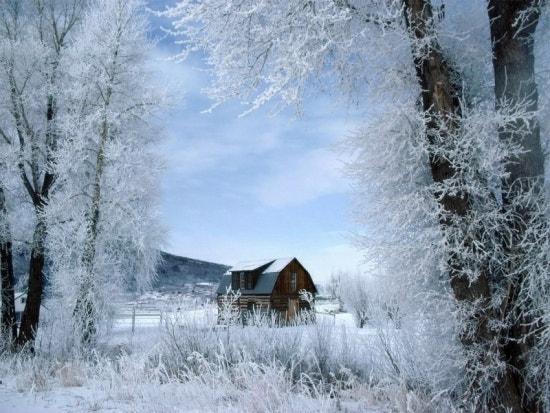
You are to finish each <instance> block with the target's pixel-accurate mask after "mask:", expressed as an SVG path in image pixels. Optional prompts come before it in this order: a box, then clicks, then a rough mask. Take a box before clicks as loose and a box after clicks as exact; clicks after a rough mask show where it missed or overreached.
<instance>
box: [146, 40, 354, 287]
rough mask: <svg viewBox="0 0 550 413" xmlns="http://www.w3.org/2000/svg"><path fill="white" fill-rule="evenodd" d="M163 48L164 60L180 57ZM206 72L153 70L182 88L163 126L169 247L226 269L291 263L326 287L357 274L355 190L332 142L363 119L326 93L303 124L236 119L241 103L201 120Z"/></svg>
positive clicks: (163, 66)
mask: <svg viewBox="0 0 550 413" xmlns="http://www.w3.org/2000/svg"><path fill="white" fill-rule="evenodd" d="M166 44H167V43H166V42H163V44H161V45H159V46H158V48H157V53H156V54H157V57H158V56H166V55H168V54H170V53H171V52H173V50H174V49H173V46H170V49H171V50H166V47H167V46H166ZM163 48H164V49H163ZM199 65H200V62H199V61H198V60H195V61H186V62H183V63H178V64H176V63H175V62H171V61H170V62H167V61H165V62H162V61H159V62H157V64H156V66H157V68H158V69H159V70H160V75H161V77H162V79H165V81H166V82H168V83H172V84H177V85H178V88H179V89H181V90H182V91H183V96H182V98H181V99H178V102H177V105H176V107H175V108H173V109H172V110H171V111H170V113H169V115H167V116H166V118H165V119H163V123H164V128H165V130H164V132H165V135H166V140H165V144H164V145H163V148H162V153H163V156H164V157H165V160H166V171H165V174H164V176H163V181H162V189H163V191H162V198H161V214H162V220H163V222H164V224H165V226H166V227H167V229H168V234H167V245H166V247H165V248H164V249H165V250H167V251H168V252H171V253H174V254H177V255H182V256H187V257H191V258H196V259H201V260H206V261H211V262H217V263H221V264H227V265H232V264H235V263H236V262H238V261H244V260H258V259H264V258H279V257H289V256H294V257H297V258H298V259H299V260H300V261H301V262H302V264H303V265H304V266H305V267H306V268H307V269H308V270H309V271H310V273H311V274H312V276H313V278H314V280H315V282H317V283H321V284H322V283H325V282H326V281H327V280H328V278H329V277H330V274H331V273H332V272H333V271H338V270H344V271H356V269H357V267H358V266H359V264H360V262H361V254H360V252H358V251H357V250H356V249H355V248H354V247H353V246H351V245H350V241H349V238H348V237H349V234H350V232H351V231H352V230H353V228H352V226H351V217H350V186H349V182H347V181H346V180H345V179H344V178H343V177H342V174H341V168H342V159H341V158H342V156H341V155H340V154H339V153H338V152H337V151H335V150H334V145H335V144H336V143H337V142H338V141H340V140H341V139H342V138H344V137H345V136H346V135H347V134H348V133H349V132H350V130H351V129H352V128H353V126H354V124H356V123H357V117H356V116H355V115H354V114H353V113H349V112H346V111H343V110H337V109H338V105H336V104H335V103H333V102H332V101H331V99H330V98H329V97H328V96H320V97H318V98H316V99H311V100H309V101H307V102H305V104H304V116H303V117H302V118H300V119H293V111H292V110H291V109H289V110H288V111H286V112H283V113H280V114H278V115H277V116H275V117H270V116H269V111H268V110H263V109H262V110H258V111H256V112H253V113H251V114H249V115H247V116H244V117H239V114H241V113H242V112H243V110H244V108H243V107H242V106H241V105H240V103H239V102H237V101H235V102H228V103H226V104H224V105H222V106H220V107H218V108H217V109H215V110H214V111H213V112H212V113H201V112H202V111H204V110H205V109H208V108H209V107H210V105H211V104H212V102H211V101H210V100H209V99H208V98H207V97H206V96H204V95H203V94H202V92H201V91H202V89H203V88H204V87H206V86H207V85H208V77H207V75H206V73H204V72H202V71H200V70H198V69H197V66H199ZM268 109H269V108H268Z"/></svg>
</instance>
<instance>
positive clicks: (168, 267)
mask: <svg viewBox="0 0 550 413" xmlns="http://www.w3.org/2000/svg"><path fill="white" fill-rule="evenodd" d="M161 258H162V259H161V263H160V265H159V268H158V275H157V279H156V281H155V282H154V284H153V289H154V290H155V291H158V292H161V293H165V294H186V295H194V296H197V295H198V296H204V295H210V294H211V293H212V291H213V290H215V288H216V287H217V286H218V283H219V282H220V279H221V277H222V275H223V274H224V273H225V272H226V271H227V270H228V269H229V268H230V267H229V266H227V265H222V264H215V263H211V262H207V261H200V260H196V259H193V258H186V257H180V256H177V255H172V254H169V253H167V252H161Z"/></svg>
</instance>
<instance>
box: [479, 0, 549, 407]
mask: <svg viewBox="0 0 550 413" xmlns="http://www.w3.org/2000/svg"><path fill="white" fill-rule="evenodd" d="M540 7H541V2H540V1H539V0H518V1H495V0H490V1H489V3H488V15H489V19H490V30H491V42H492V50H493V69H494V75H495V98H496V108H497V110H507V109H508V108H521V109H520V110H521V111H523V112H525V113H527V114H528V115H531V116H527V118H525V117H518V119H517V120H516V121H514V122H513V124H512V125H511V126H510V127H508V128H503V129H501V130H500V131H499V139H500V140H501V141H502V142H503V143H505V144H509V143H512V144H516V145H519V146H520V147H521V148H522V152H521V153H520V154H518V155H516V156H514V157H513V158H512V159H510V160H509V161H510V162H508V163H507V164H506V172H507V173H508V176H507V178H506V179H504V180H503V182H502V201H503V210H504V212H505V213H506V214H507V216H508V217H510V218H509V221H508V229H509V233H510V234H511V235H510V236H509V237H508V239H507V240H506V245H505V248H506V251H507V254H508V256H509V257H508V269H507V273H506V279H505V280H499V281H501V282H506V283H507V284H508V285H509V286H510V288H509V289H508V290H509V293H508V296H507V297H506V307H505V308H503V311H502V314H501V315H500V318H501V319H505V320H508V322H509V324H510V325H509V328H508V330H507V331H506V340H505V341H504V340H503V343H502V351H503V353H504V355H503V357H504V359H505V360H507V362H508V364H509V366H510V367H509V368H508V371H509V375H510V378H509V380H510V381H511V382H512V383H513V386H514V387H515V388H516V389H517V392H518V393H520V394H522V396H523V397H522V398H521V403H522V408H523V410H522V411H526V412H538V411H542V406H541V405H540V404H539V403H538V401H537V395H536V394H533V393H534V391H533V390H531V389H530V386H527V385H526V383H525V375H526V372H525V370H526V361H527V360H528V354H529V351H530V350H531V349H532V348H533V346H534V345H535V341H536V335H535V330H536V326H535V325H534V321H533V320H534V317H533V315H532V314H533V312H532V311H533V310H534V308H533V305H532V301H531V299H530V297H529V295H528V294H523V293H522V289H523V288H524V287H523V286H524V284H525V280H526V277H528V274H527V273H526V272H525V269H523V268H522V266H521V263H522V261H523V260H524V256H525V255H526V254H528V252H527V251H525V250H524V247H523V246H522V245H524V244H523V243H522V240H524V238H525V236H526V231H528V230H529V229H530V228H534V227H540V228H545V227H547V223H546V218H545V217H544V216H541V214H540V211H541V210H542V204H543V202H544V201H543V195H542V191H543V185H544V156H543V150H542V145H541V141H540V128H539V124H538V121H537V119H536V116H533V115H534V114H536V112H537V110H538V90H537V85H536V82H535V56H534V35H535V31H536V28H537V24H538V20H539V17H540ZM535 392H536V390H535ZM518 411H519V410H518Z"/></svg>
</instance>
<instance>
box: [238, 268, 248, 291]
mask: <svg viewBox="0 0 550 413" xmlns="http://www.w3.org/2000/svg"><path fill="white" fill-rule="evenodd" d="M239 288H240V289H241V290H244V289H245V288H246V285H245V276H244V272H241V274H240V276H239Z"/></svg>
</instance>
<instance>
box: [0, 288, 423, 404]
mask: <svg viewBox="0 0 550 413" xmlns="http://www.w3.org/2000/svg"><path fill="white" fill-rule="evenodd" d="M144 303H148V304H144ZM335 310H336V306H335V305H334V304H332V303H323V304H320V305H318V307H317V322H316V324H315V325H309V326H299V327H284V328H273V327H272V328H270V329H267V327H262V328H264V330H261V329H260V328H258V327H257V326H249V327H242V326H241V327H235V330H223V329H222V331H221V332H220V331H216V328H215V327H213V326H214V325H215V323H216V319H217V310H216V308H215V305H214V304H212V303H206V304H205V303H202V304H201V303H194V302H190V301H189V300H188V299H184V300H182V301H181V303H177V302H176V303H174V300H172V301H170V300H168V301H167V299H166V297H163V296H156V297H141V299H140V301H139V302H130V303H126V304H125V305H123V306H122V307H121V311H120V312H119V314H118V315H117V317H116V319H115V323H114V327H113V329H112V332H111V333H110V335H109V337H107V338H106V340H105V342H104V343H103V347H104V348H108V349H110V350H109V351H110V355H109V352H107V353H108V355H109V356H108V357H106V356H105V355H102V356H101V357H100V356H98V357H97V359H91V360H90V359H89V358H88V359H86V360H83V359H79V358H75V359H74V360H72V359H69V360H65V361H59V362H55V361H53V360H48V361H44V360H41V359H40V357H35V358H30V357H29V358H27V359H21V360H9V361H8V359H7V357H6V358H4V359H3V360H0V380H2V383H1V384H0V412H1V413H45V412H47V413H54V412H61V413H63V412H105V413H106V412H159V413H160V412H162V413H165V412H199V411H200V412H288V411H311V412H331V411H336V410H341V411H348V412H369V411H373V412H374V411H376V412H379V411H389V410H390V406H391V409H393V410H394V411H400V410H403V411H407V410H408V411H413V410H414V409H412V410H411V409H410V408H409V407H410V406H414V405H415V403H417V404H418V405H419V406H422V405H425V404H424V402H423V401H422V400H420V399H419V400H416V399H417V397H416V395H414V394H413V393H410V392H408V391H407V390H406V389H404V388H403V387H402V386H401V387H400V386H398V385H395V384H391V383H389V384H388V385H384V387H379V388H377V390H376V391H373V390H372V389H370V384H369V383H368V381H367V382H359V381H358V380H357V379H356V378H354V376H353V374H351V373H349V374H348V373H347V372H345V371H344V373H342V371H340V372H338V371H336V370H335V372H334V373H335V374H336V375H339V376H338V377H344V379H340V380H344V381H345V380H347V382H346V386H347V387H348V388H342V385H341V383H343V381H341V382H338V383H337V384H335V385H334V389H335V390H334V391H332V390H328V391H327V388H325V387H323V388H321V387H320V386H321V385H319V384H316V381H315V380H313V378H311V377H308V374H310V373H307V374H306V373H301V374H298V373H297V370H298V367H296V366H295V367H289V366H288V365H283V364H281V363H273V362H268V363H265V364H258V363H260V362H258V361H257V359H258V354H260V358H261V352H262V351H263V349H262V346H263V347H266V348H267V347H273V348H270V350H269V351H275V352H277V351H278V352H279V353H281V352H282V353H283V357H284V352H285V351H287V352H291V351H299V352H302V353H303V354H305V355H306V356H302V357H307V354H312V355H315V357H317V360H318V363H319V366H320V367H319V371H321V370H322V366H321V364H322V363H323V362H326V363H328V362H327V361H326V360H323V357H325V356H326V357H329V356H330V352H335V353H338V352H340V353H341V354H340V353H339V356H338V357H341V358H342V360H344V359H345V360H349V361H350V366H353V365H354V364H353V363H354V362H355V365H357V364H358V363H357V361H355V360H359V363H363V361H364V363H366V364H368V363H369V356H370V357H376V356H375V355H373V354H370V355H369V348H371V347H372V346H370V344H369V343H370V342H371V341H373V340H375V339H376V332H375V331H374V329H357V328H356V327H355V326H354V323H353V318H352V317H351V315H350V314H348V313H338V312H336V311H335ZM170 328H172V329H173V330H170ZM203 328H204V329H205V330H204V333H203V332H202V330H201V329H203ZM259 335H260V336H261V338H259V337H260V336H259ZM295 337H299V338H295ZM304 337H305V338H304ZM237 339H238V340H240V341H239V344H235V346H236V347H235V348H238V349H237V352H236V353H231V351H233V350H230V349H229V347H230V343H231V345H232V344H233V343H232V342H233V340H237ZM193 340H195V341H197V343H193ZM208 340H213V341H215V340H218V341H219V342H218V343H215V342H214V343H211V344H212V346H211V347H212V348H214V349H215V354H216V355H215V356H214V358H215V357H220V354H225V356H224V357H227V358H228V359H231V358H234V357H235V354H237V356H238V357H241V358H240V359H239V360H240V361H239V362H238V363H236V364H235V366H236V367H235V366H233V367H231V366H229V365H228V364H224V363H223V362H222V363H220V362H219V360H218V361H215V362H212V354H211V355H210V356H209V355H208V354H200V353H198V352H192V351H191V350H189V352H187V353H185V354H186V356H185V357H187V360H184V364H185V365H186V367H185V368H182V367H178V368H181V369H183V370H182V371H181V372H180V373H178V372H175V373H174V371H173V368H174V366H177V365H178V364H177V363H176V362H175V361H174V360H173V359H174V358H177V357H179V356H181V355H182V353H180V352H178V347H179V346H180V345H181V346H187V347H186V348H189V349H192V348H194V347H193V346H196V347H197V348H203V347H204V346H205V347H207V348H208V345H209V343H207V342H206V341H208ZM247 340H248V341H247ZM262 340H263V341H262ZM278 340H280V341H278ZM285 340H286V341H285ZM293 340H296V343H293ZM201 341H203V342H202V343H201ZM256 341H258V342H259V343H256ZM293 345H295V346H296V347H292V346H293ZM201 346H203V347H201ZM277 346H278V347H277ZM342 349H343V350H342ZM266 351H267V350H266ZM224 352H227V353H224ZM230 353H231V354H230ZM360 353H361V354H362V353H365V354H366V355H365V356H361V357H359V354H360ZM247 354H248V355H247ZM209 357H210V358H209ZM152 360H154V362H153V361H152ZM292 360H293V361H292V363H300V360H298V361H296V360H295V359H292ZM10 363H11V364H10ZM180 365H181V363H180ZM327 366H328V364H327ZM327 368H328V367H327ZM331 368H333V367H331ZM342 368H343V367H342ZM346 368H348V367H346ZM171 369H172V370H171ZM349 369H353V367H349ZM373 369H374V367H373ZM289 371H290V373H289ZM289 374H290V375H294V376H295V378H294V380H292V379H289ZM330 374H332V373H330ZM373 374H374V372H373ZM335 377H336V376H335ZM326 385H328V384H326ZM323 386H325V385H323ZM396 406H397V408H396ZM399 406H401V407H402V409H401V408H399ZM407 406H409V407H407ZM416 411H422V409H421V408H419V409H418V410H416Z"/></svg>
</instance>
